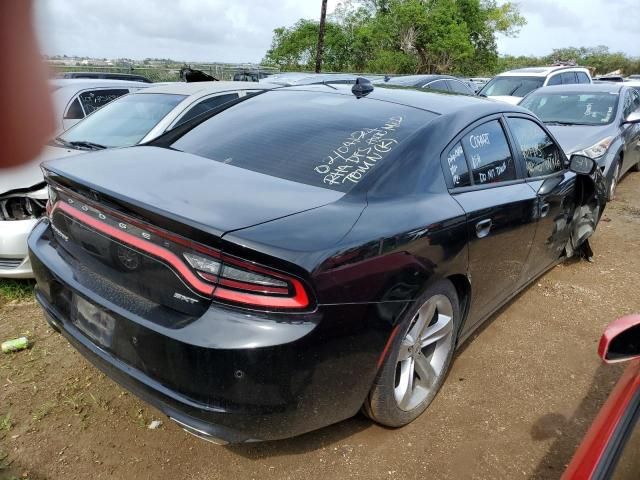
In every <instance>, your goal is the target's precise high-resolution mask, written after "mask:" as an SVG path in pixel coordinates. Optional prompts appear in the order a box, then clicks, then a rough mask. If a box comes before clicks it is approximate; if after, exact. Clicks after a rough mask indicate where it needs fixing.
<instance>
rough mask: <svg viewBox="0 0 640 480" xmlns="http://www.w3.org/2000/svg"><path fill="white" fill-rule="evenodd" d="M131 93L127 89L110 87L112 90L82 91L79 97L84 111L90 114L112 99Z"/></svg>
mask: <svg viewBox="0 0 640 480" xmlns="http://www.w3.org/2000/svg"><path fill="white" fill-rule="evenodd" d="M127 93H129V90H127V89H116V88H114V89H110V90H89V91H87V92H82V93H81V94H80V95H79V97H80V101H81V102H82V106H83V107H84V111H85V112H87V115H89V114H90V113H91V112H93V111H95V110H97V109H99V108H100V107H103V106H104V105H106V104H107V103H109V102H110V101H112V100H115V99H116V98H118V97H121V96H122V95H125V94H127Z"/></svg>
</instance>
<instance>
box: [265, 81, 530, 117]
mask: <svg viewBox="0 0 640 480" xmlns="http://www.w3.org/2000/svg"><path fill="white" fill-rule="evenodd" d="M373 87H374V88H373V91H372V92H371V93H369V94H368V95H367V96H366V97H364V98H363V100H378V101H382V102H389V103H396V104H400V105H405V106H408V107H414V108H418V109H420V110H426V111H428V112H431V113H435V114H437V115H452V114H465V113H467V114H469V115H470V116H471V114H472V113H473V116H476V117H477V116H482V115H491V114H493V113H501V112H522V113H529V114H530V112H529V110H526V109H524V108H521V107H518V106H516V105H510V104H507V103H505V102H499V101H496V100H491V99H488V98H484V97H475V96H471V95H459V94H454V93H441V92H430V91H426V90H423V89H420V88H415V87H398V86H395V85H379V84H376V85H374V86H373ZM351 88H352V85H331V86H327V85H307V86H299V87H287V90H298V91H300V90H303V91H313V92H322V93H326V94H328V95H331V94H334V95H336V94H337V95H353V93H351ZM276 92H277V90H274V91H273V93H276Z"/></svg>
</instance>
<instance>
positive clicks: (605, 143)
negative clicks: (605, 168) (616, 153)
mask: <svg viewBox="0 0 640 480" xmlns="http://www.w3.org/2000/svg"><path fill="white" fill-rule="evenodd" d="M611 142H613V137H606V138H603V139H602V140H600V141H599V142H598V143H596V144H594V145H591V146H590V147H589V148H585V149H584V150H581V151H579V152H574V153H577V154H579V155H584V156H586V157H590V158H593V159H594V160H595V159H598V158H600V157H601V156H603V155H604V154H605V153H607V149H608V148H609V145H611Z"/></svg>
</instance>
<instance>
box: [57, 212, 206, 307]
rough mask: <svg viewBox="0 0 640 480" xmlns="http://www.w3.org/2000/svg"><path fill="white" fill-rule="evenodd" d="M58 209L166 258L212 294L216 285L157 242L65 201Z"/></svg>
mask: <svg viewBox="0 0 640 480" xmlns="http://www.w3.org/2000/svg"><path fill="white" fill-rule="evenodd" d="M56 210H62V211H63V212H64V213H66V214H67V215H69V216H71V217H73V218H75V219H76V220H79V221H80V222H82V223H84V224H85V225H88V226H90V227H91V228H93V229H95V230H97V231H98V232H101V233H104V234H105V235H108V236H110V237H113V238H115V239H117V240H120V241H121V242H123V243H126V244H127V245H131V246H132V247H134V248H137V249H139V250H142V251H143V252H145V253H149V254H151V255H153V256H154V257H157V258H160V259H162V260H164V261H165V262H166V263H168V264H169V265H171V266H172V267H173V268H175V269H176V270H177V271H178V273H180V275H182V277H183V278H184V279H185V280H186V281H187V282H188V283H189V285H191V286H192V287H193V288H194V289H195V290H197V291H198V292H200V293H202V294H204V295H208V296H212V294H213V290H214V287H213V286H212V285H209V284H208V283H205V282H203V281H202V280H200V279H199V278H198V277H197V276H196V275H195V274H194V273H193V272H192V271H191V270H190V269H189V268H187V266H186V265H185V264H184V262H183V261H182V260H180V258H179V257H178V256H177V255H175V254H174V253H173V252H170V251H169V250H167V249H165V248H162V247H160V246H159V245H156V244H155V243H151V242H148V241H146V240H144V239H142V238H138V237H135V236H133V235H131V234H129V233H127V232H123V231H122V230H118V229H117V228H115V227H112V226H111V225H108V224H106V223H102V222H101V221H99V220H96V219H95V218H93V217H91V216H89V215H87V214H86V213H83V212H81V211H80V210H77V209H76V208H73V207H72V206H70V205H68V204H66V203H63V202H57V203H56V204H55V205H54V206H53V209H52V211H51V215H53V214H54V213H55V212H56Z"/></svg>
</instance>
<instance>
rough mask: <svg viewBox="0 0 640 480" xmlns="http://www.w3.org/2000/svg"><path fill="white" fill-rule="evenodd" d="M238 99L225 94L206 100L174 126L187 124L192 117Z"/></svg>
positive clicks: (236, 96)
mask: <svg viewBox="0 0 640 480" xmlns="http://www.w3.org/2000/svg"><path fill="white" fill-rule="evenodd" d="M237 98H238V94H237V93H227V94H224V95H216V96H215V97H211V98H207V99H206V100H203V101H201V102H200V103H197V104H196V105H194V106H193V107H191V109H190V110H189V111H187V113H185V114H184V116H183V117H182V118H181V119H180V121H179V122H178V123H177V124H176V126H178V125H181V124H183V123H185V122H188V121H189V120H191V119H192V118H194V117H197V116H198V115H200V114H201V113H204V112H208V111H209V110H213V109H214V108H217V107H219V106H220V105H223V104H225V103H227V102H231V101H232V100H236V99H237Z"/></svg>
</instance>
